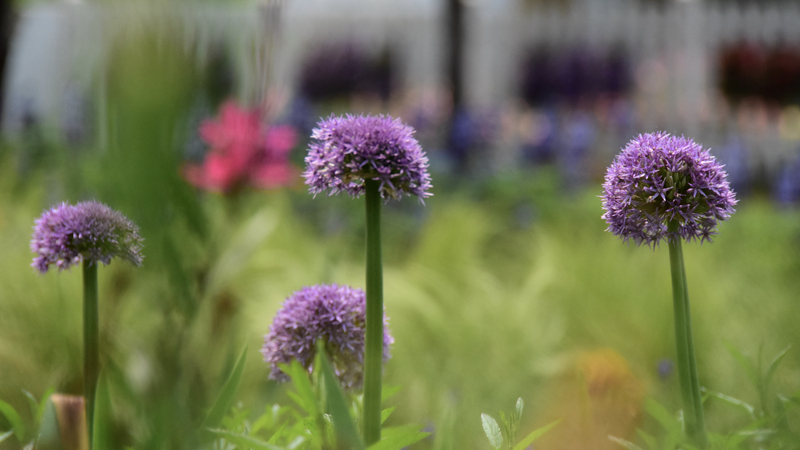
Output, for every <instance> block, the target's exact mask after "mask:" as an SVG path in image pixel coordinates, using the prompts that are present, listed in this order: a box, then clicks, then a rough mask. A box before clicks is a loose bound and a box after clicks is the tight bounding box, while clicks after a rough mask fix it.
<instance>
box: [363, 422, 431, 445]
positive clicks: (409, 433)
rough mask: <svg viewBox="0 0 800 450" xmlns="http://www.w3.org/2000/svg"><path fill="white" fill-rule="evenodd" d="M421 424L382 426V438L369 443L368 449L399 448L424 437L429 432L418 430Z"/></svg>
mask: <svg viewBox="0 0 800 450" xmlns="http://www.w3.org/2000/svg"><path fill="white" fill-rule="evenodd" d="M421 429H422V425H405V426H401V427H392V428H384V429H383V431H382V432H381V435H382V436H383V438H382V439H381V440H380V441H378V442H376V443H374V444H372V445H370V446H369V448H368V450H400V449H401V448H404V447H407V446H409V445H411V444H414V443H416V442H418V441H420V440H422V439H425V438H426V437H427V436H428V435H429V434H430V433H428V432H424V431H420V430H421Z"/></svg>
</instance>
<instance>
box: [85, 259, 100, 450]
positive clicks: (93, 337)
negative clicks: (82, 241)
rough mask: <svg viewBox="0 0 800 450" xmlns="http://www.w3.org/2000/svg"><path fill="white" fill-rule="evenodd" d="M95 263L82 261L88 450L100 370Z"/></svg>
mask: <svg viewBox="0 0 800 450" xmlns="http://www.w3.org/2000/svg"><path fill="white" fill-rule="evenodd" d="M98 317H99V314H98V300H97V263H94V264H92V263H91V262H90V261H88V260H86V259H84V260H83V397H84V399H85V401H86V427H87V431H88V436H89V450H91V449H92V448H93V436H94V433H93V431H94V406H95V405H94V400H95V393H96V392H97V379H98V373H99V368H100V353H99V350H98V348H99V345H98V342H99V340H100V338H99V334H100V333H99V326H98V322H99V319H98Z"/></svg>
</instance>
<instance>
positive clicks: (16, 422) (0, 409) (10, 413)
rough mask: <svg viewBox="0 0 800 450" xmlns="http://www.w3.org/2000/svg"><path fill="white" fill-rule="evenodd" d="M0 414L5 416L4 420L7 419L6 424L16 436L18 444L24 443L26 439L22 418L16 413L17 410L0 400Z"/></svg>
mask: <svg viewBox="0 0 800 450" xmlns="http://www.w3.org/2000/svg"><path fill="white" fill-rule="evenodd" d="M0 413H2V414H3V415H4V416H6V419H8V423H10V424H11V429H12V430H14V434H16V435H17V439H19V441H20V442H22V441H24V440H25V438H26V437H27V435H26V434H25V432H26V430H25V424H24V423H23V422H22V417H20V415H19V413H17V410H16V409H14V407H13V406H11V405H9V404H8V403H6V402H4V401H2V400H0Z"/></svg>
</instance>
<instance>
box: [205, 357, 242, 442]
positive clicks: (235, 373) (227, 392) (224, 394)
mask: <svg viewBox="0 0 800 450" xmlns="http://www.w3.org/2000/svg"><path fill="white" fill-rule="evenodd" d="M246 361H247V346H245V348H244V350H243V351H242V355H241V356H239V360H238V361H237V362H236V365H235V366H234V367H233V370H232V371H231V373H230V375H229V376H228V379H227V380H226V381H225V384H224V385H223V386H222V390H221V391H220V393H219V395H218V396H217V400H216V401H215V402H214V406H212V407H211V410H210V411H209V412H208V414H207V415H206V418H205V419H204V420H203V423H202V425H200V429H201V430H205V429H207V428H215V427H216V426H218V425H219V424H220V422H222V418H223V417H225V413H227V412H228V410H229V409H231V406H233V401H234V399H235V396H236V391H237V389H239V383H240V382H241V381H242V374H243V373H244V366H245V362H246Z"/></svg>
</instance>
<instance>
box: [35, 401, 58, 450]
mask: <svg viewBox="0 0 800 450" xmlns="http://www.w3.org/2000/svg"><path fill="white" fill-rule="evenodd" d="M36 448H37V450H63V446H62V445H61V429H60V428H59V425H58V413H57V412H56V406H55V404H53V401H52V400H51V399H50V397H47V400H46V401H45V408H44V414H43V415H42V422H41V424H40V425H39V436H38V437H37V438H36Z"/></svg>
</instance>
